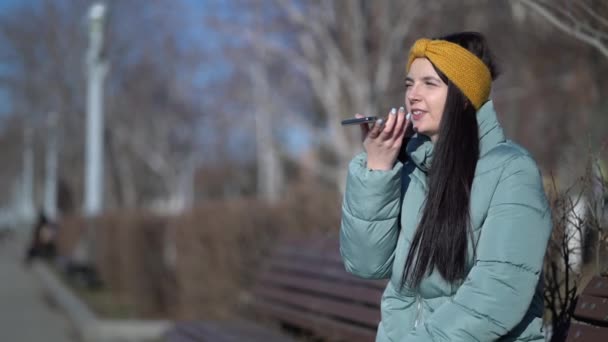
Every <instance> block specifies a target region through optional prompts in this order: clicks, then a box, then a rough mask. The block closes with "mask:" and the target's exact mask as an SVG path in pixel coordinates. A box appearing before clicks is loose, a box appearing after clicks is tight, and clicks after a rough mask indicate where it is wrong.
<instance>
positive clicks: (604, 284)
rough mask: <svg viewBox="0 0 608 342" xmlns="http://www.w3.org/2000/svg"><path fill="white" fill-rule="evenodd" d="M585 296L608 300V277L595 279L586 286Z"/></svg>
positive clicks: (596, 277)
mask: <svg viewBox="0 0 608 342" xmlns="http://www.w3.org/2000/svg"><path fill="white" fill-rule="evenodd" d="M583 294H585V295H588V296H594V297H602V298H608V277H601V276H595V277H593V278H592V279H591V281H589V283H588V284H587V286H585V289H584V290H583Z"/></svg>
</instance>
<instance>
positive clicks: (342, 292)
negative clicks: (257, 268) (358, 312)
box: [260, 272, 382, 307]
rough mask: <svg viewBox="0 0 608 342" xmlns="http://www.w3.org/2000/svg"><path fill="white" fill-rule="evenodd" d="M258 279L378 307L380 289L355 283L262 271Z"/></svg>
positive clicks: (279, 285)
mask: <svg viewBox="0 0 608 342" xmlns="http://www.w3.org/2000/svg"><path fill="white" fill-rule="evenodd" d="M260 281H261V282H264V283H266V284H268V285H270V286H278V287H289V288H291V289H294V290H300V291H303V292H314V293H317V294H320V295H324V296H328V295H329V296H333V297H336V298H341V299H346V300H351V301H356V302H360V303H365V304H368V305H371V306H376V307H378V306H379V305H380V299H381V297H382V290H380V289H378V288H370V287H367V286H361V285H357V284H350V283H341V282H336V281H331V280H327V279H315V278H311V277H306V276H301V275H297V274H284V273H278V272H274V273H271V272H264V273H262V275H260Z"/></svg>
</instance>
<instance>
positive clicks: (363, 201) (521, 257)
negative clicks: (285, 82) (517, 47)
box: [340, 32, 551, 342]
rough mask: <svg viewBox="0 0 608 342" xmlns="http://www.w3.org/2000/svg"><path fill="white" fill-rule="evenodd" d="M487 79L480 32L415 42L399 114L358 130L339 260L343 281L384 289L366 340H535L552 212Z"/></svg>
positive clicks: (489, 70)
mask: <svg viewBox="0 0 608 342" xmlns="http://www.w3.org/2000/svg"><path fill="white" fill-rule="evenodd" d="M496 76H497V72H496V67H495V65H494V62H493V61H492V57H491V54H490V51H489V49H488V47H487V44H486V41H485V39H484V37H483V36H482V35H481V34H479V33H473V32H464V33H457V34H452V35H448V36H445V37H443V38H440V39H435V40H428V39H420V40H418V41H416V43H415V44H414V46H413V47H412V49H411V51H410V55H409V60H408V63H407V77H406V82H405V86H406V91H405V106H406V109H407V112H408V113H409V114H408V115H406V114H405V109H404V108H403V107H402V108H401V109H400V110H399V111H396V110H395V109H393V110H392V111H391V112H390V113H389V115H388V119H387V120H386V122H382V121H383V120H379V121H380V122H376V124H375V125H374V126H373V127H372V128H371V129H368V128H367V126H362V131H363V138H364V142H363V145H364V149H365V152H364V153H361V154H360V155H358V156H356V157H355V158H354V159H353V160H352V161H351V163H350V165H349V170H348V171H349V172H348V177H347V183H346V193H345V196H344V202H343V207H342V227H341V230H340V251H341V254H342V258H343V260H344V263H345V267H346V269H347V270H348V271H349V272H351V273H353V274H355V275H358V276H361V277H365V278H376V279H377V278H389V279H390V281H389V282H388V285H387V287H386V289H385V291H384V295H383V296H382V302H381V307H382V321H381V322H380V325H379V327H378V332H377V337H376V341H408V342H411V341H492V340H498V339H500V340H505V341H511V340H517V341H541V340H544V333H543V325H542V314H543V297H542V283H541V281H540V279H541V277H540V276H541V270H542V264H543V256H544V254H545V249H546V245H547V241H548V239H549V235H550V232H551V219H550V212H549V208H548V204H547V201H546V198H545V194H544V191H543V187H542V182H541V177H540V173H539V171H538V168H537V166H536V163H535V162H534V160H533V159H532V157H531V156H530V155H529V153H528V152H527V151H526V150H525V149H523V148H522V147H520V146H518V145H516V144H515V143H513V142H511V141H508V140H506V139H505V137H504V135H503V130H502V128H501V126H500V124H499V123H498V121H497V118H496V113H495V111H494V107H493V104H492V101H491V100H489V95H490V90H491V84H492V80H494V79H495V78H496ZM408 118H409V119H408ZM411 130H413V132H415V134H413V136H412V137H411V138H409V134H408V132H409V131H411ZM408 138H409V139H408ZM402 145H403V146H404V153H403V156H399V152H400V150H401V147H402Z"/></svg>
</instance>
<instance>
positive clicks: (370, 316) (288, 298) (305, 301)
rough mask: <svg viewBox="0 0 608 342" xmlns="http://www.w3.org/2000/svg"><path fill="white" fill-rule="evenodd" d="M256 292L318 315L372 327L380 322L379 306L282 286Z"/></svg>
mask: <svg viewBox="0 0 608 342" xmlns="http://www.w3.org/2000/svg"><path fill="white" fill-rule="evenodd" d="M254 293H256V294H257V295H258V296H261V297H263V298H264V299H266V300H267V301H271V302H276V303H281V304H283V305H289V306H293V307H294V308H300V309H305V310H308V311H311V312H316V313H317V315H318V314H324V315H331V316H334V317H337V318H340V319H344V320H350V321H352V322H357V323H359V324H365V325H368V326H372V327H375V326H377V324H378V323H379V322H380V310H379V309H378V308H369V307H365V306H362V305H357V304H355V303H352V302H343V301H338V300H335V299H332V298H320V297H319V296H313V295H308V294H303V293H297V292H294V291H285V290H283V289H281V288H270V287H268V286H259V287H257V288H256V290H254Z"/></svg>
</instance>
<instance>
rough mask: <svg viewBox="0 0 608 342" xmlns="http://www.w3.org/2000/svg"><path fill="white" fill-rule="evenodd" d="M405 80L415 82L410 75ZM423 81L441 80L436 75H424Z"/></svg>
mask: <svg viewBox="0 0 608 342" xmlns="http://www.w3.org/2000/svg"><path fill="white" fill-rule="evenodd" d="M405 81H406V82H414V79H413V78H412V77H410V76H407V77H405ZM422 81H437V82H438V81H440V79H439V78H437V77H434V76H424V77H422Z"/></svg>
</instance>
